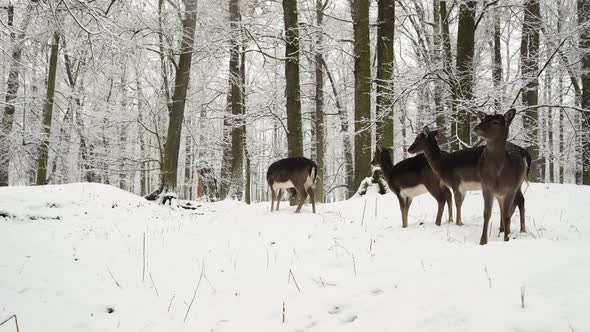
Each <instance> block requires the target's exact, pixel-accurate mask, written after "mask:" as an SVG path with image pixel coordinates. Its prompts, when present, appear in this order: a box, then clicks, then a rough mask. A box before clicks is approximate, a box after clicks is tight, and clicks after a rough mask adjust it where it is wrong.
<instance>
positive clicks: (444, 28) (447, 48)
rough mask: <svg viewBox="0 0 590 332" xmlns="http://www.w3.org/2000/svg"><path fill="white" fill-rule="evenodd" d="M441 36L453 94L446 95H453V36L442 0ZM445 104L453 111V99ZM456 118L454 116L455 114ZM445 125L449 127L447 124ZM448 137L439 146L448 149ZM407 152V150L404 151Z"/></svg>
mask: <svg viewBox="0 0 590 332" xmlns="http://www.w3.org/2000/svg"><path fill="white" fill-rule="evenodd" d="M439 7H440V25H441V26H440V34H441V42H442V57H443V71H444V73H445V78H446V80H447V82H448V87H447V88H448V89H449V91H450V92H451V93H449V92H447V93H446V95H447V96H449V95H452V91H453V89H454V84H455V83H454V82H455V81H454V80H455V79H454V75H453V53H452V50H451V35H450V32H449V15H450V13H448V12H447V2H446V1H443V0H441V1H440V5H439ZM443 104H444V105H446V107H447V110H449V109H451V110H452V109H453V100H452V98H448V97H447V98H446V100H444V99H443ZM453 116H454V114H453ZM444 117H445V118H446V117H447V115H445V116H444ZM453 122H454V121H451V127H452V128H454V125H455V124H454V123H453ZM445 125H447V124H446V123H445ZM447 137H448V136H447V135H442V137H440V138H439V139H440V142H439V144H440V145H441V146H447V148H448V142H449V139H448V138H447ZM452 137H454V135H452ZM404 151H405V150H404Z"/></svg>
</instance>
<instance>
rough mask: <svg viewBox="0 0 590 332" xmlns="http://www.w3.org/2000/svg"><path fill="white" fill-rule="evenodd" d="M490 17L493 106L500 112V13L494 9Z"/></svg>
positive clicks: (502, 97) (501, 97)
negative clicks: (492, 32) (492, 59)
mask: <svg viewBox="0 0 590 332" xmlns="http://www.w3.org/2000/svg"><path fill="white" fill-rule="evenodd" d="M492 19H493V20H494V67H493V68H492V79H493V81H494V90H495V93H496V100H495V101H494V106H495V108H496V111H497V112H500V110H501V109H502V101H503V99H504V96H503V95H502V91H503V90H502V44H501V37H502V33H501V30H500V14H499V13H498V9H496V10H494V15H493V16H492ZM498 95H499V96H498Z"/></svg>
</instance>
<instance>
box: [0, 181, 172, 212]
mask: <svg viewBox="0 0 590 332" xmlns="http://www.w3.org/2000/svg"><path fill="white" fill-rule="evenodd" d="M163 209H164V208H163V207H161V206H157V205H156V204H154V203H151V202H148V201H147V200H145V199H144V198H142V197H140V196H137V195H134V194H131V193H129V192H126V191H124V190H121V189H119V188H116V187H113V186H110V185H105V184H98V183H72V184H65V185H47V186H33V187H4V188H0V217H4V218H9V219H12V220H63V219H64V218H66V219H67V217H72V216H81V215H85V216H87V217H88V216H90V217H107V216H113V215H124V214H128V213H131V212H134V213H138V212H142V213H144V214H146V215H149V214H157V213H158V212H161V211H162V210H163ZM168 210H169V209H168Z"/></svg>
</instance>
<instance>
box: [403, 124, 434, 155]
mask: <svg viewBox="0 0 590 332" xmlns="http://www.w3.org/2000/svg"><path fill="white" fill-rule="evenodd" d="M439 131H440V130H439V129H436V130H432V131H431V130H430V129H429V128H428V126H425V127H424V128H423V129H422V132H421V133H420V134H418V135H417V136H416V139H415V140H414V143H412V145H410V148H409V149H408V152H409V153H413V154H416V153H420V152H424V150H426V149H427V148H428V146H431V145H433V144H434V145H436V144H437V143H436V135H438V133H439Z"/></svg>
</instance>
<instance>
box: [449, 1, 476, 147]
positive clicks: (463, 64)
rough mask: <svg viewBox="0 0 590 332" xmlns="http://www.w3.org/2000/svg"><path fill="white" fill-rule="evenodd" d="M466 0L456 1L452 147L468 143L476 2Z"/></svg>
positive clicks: (469, 136) (469, 140) (469, 142)
mask: <svg viewBox="0 0 590 332" xmlns="http://www.w3.org/2000/svg"><path fill="white" fill-rule="evenodd" d="M476 3H477V1H473V0H468V1H465V2H461V3H460V4H459V28H458V30H457V62H456V67H457V70H456V74H457V80H456V82H455V84H454V87H453V108H454V112H453V113H454V114H455V116H456V123H455V124H453V125H452V127H451V136H452V138H453V140H455V144H454V145H453V147H454V150H458V149H460V148H463V147H465V145H467V146H468V145H470V144H471V118H472V117H471V112H470V111H469V109H470V108H471V106H472V105H469V102H470V101H471V100H472V99H473V71H474V68H473V56H474V53H475V47H474V46H475V5H476Z"/></svg>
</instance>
